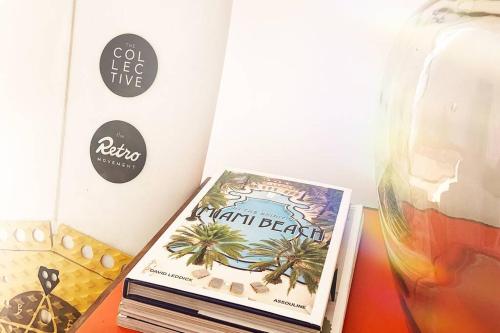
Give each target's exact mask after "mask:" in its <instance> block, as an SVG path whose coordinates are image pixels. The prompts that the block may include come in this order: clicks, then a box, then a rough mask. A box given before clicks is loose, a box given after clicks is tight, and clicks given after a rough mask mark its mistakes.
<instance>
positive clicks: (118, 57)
mask: <svg viewBox="0 0 500 333" xmlns="http://www.w3.org/2000/svg"><path fill="white" fill-rule="evenodd" d="M99 67H100V70H101V76H102V79H103V80H104V83H105V84H106V86H107V87H108V88H109V90H111V91H112V92H114V93H115V94H117V95H119V96H123V97H134V96H137V95H140V94H142V93H143V92H145V91H146V90H148V88H149V87H151V85H152V84H153V81H154V80H155V78H156V73H157V72H158V59H157V58H156V53H155V51H154V50H153V47H152V46H151V44H149V43H148V41H147V40H145V39H144V38H142V37H140V36H137V35H134V34H123V35H120V36H117V37H115V38H113V39H112V40H111V41H110V42H109V43H108V44H107V45H106V47H105V48H104V50H103V51H102V54H101V61H100V62H99Z"/></svg>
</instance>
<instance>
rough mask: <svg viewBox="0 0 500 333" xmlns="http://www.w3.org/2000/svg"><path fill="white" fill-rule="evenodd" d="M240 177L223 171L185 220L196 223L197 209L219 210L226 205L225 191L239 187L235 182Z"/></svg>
mask: <svg viewBox="0 0 500 333" xmlns="http://www.w3.org/2000/svg"><path fill="white" fill-rule="evenodd" d="M239 176H240V175H239V174H237V173H234V172H231V171H224V173H223V174H222V175H221V177H220V178H219V179H218V180H217V182H216V183H215V184H214V185H213V186H212V188H210V190H209V191H208V192H207V193H206V194H205V196H204V197H203V199H201V201H200V202H198V204H197V205H196V206H194V208H193V210H192V211H191V215H190V216H188V217H187V218H186V220H188V221H196V220H197V216H196V213H197V212H198V209H200V208H202V207H212V208H214V209H219V208H222V207H225V206H226V205H227V198H226V195H225V193H226V191H228V190H231V189H234V188H236V187H238V186H241V184H240V183H239V182H237V180H238V177H239Z"/></svg>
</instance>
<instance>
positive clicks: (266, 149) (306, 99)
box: [0, 0, 424, 227]
mask: <svg viewBox="0 0 500 333" xmlns="http://www.w3.org/2000/svg"><path fill="white" fill-rule="evenodd" d="M423 3H424V1H423V0H422V1H421V0H406V1H404V2H403V1H400V0H359V1H347V0H325V1H318V0H265V1H264V0H252V1H243V0H236V1H234V4H233V13H232V18H231V27H230V31H229V41H228V45H227V49H226V57H225V65H224V70H223V78H222V81H221V88H220V93H219V97H218V104H217V110H216V116H215V123H214V127H213V129H212V137H211V141H210V146H209V152H208V155H207V161H206V165H205V175H210V174H211V173H212V172H213V171H214V170H215V169H217V168H219V167H226V166H229V167H235V168H242V169H256V170H261V171H264V172H268V173H275V174H282V175H285V176H289V177H295V178H305V179H309V180H313V181H319V182H325V183H332V184H335V185H339V186H344V187H350V188H352V189H353V190H354V192H353V201H354V202H355V203H362V204H366V205H370V206H375V205H376V204H377V200H376V191H375V181H374V175H373V170H374V161H373V142H374V138H375V137H376V132H375V128H374V120H375V117H376V113H377V109H378V97H379V94H380V91H381V82H382V77H383V72H384V67H385V66H386V61H387V55H388V53H389V50H390V48H391V45H393V42H394V40H395V38H396V36H397V33H398V31H399V30H400V29H401V25H402V24H403V23H404V22H405V21H406V19H407V17H408V16H409V15H410V14H411V13H412V12H413V11H414V10H415V9H416V8H417V7H418V6H420V5H422V4H423ZM70 4H71V3H70V2H69V1H67V0H16V1H14V0H0V37H1V38H0V39H1V44H2V51H1V52H0V152H1V160H0V162H1V163H0V219H53V215H54V201H55V193H56V186H57V174H58V167H59V151H60V138H61V129H62V124H63V119H62V115H63V111H64V97H65V96H64V92H65V85H66V81H65V79H66V75H65V74H66V71H67V59H68V53H67V51H68V45H69V35H70V31H69V29H68V28H67V27H69V23H70V21H71V6H70ZM145 19H147V18H146V17H145ZM194 120H195V119H194ZM200 171H201V170H200ZM173 190H174V191H175V189H173ZM158 200H168V198H158ZM89 223H90V224H91V221H90V222H89ZM90 227H91V226H90Z"/></svg>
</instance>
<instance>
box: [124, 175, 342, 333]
mask: <svg viewBox="0 0 500 333" xmlns="http://www.w3.org/2000/svg"><path fill="white" fill-rule="evenodd" d="M350 195H351V190H349V189H345V188H339V187H334V186H330V185H325V184H319V183H312V182H303V181H299V180H295V179H290V178H285V177H277V176H272V175H266V174H256V173H250V172H245V171H235V170H231V171H230V170H226V171H223V172H221V173H220V174H219V176H218V177H215V178H213V179H212V180H211V181H210V182H209V183H208V184H207V185H206V186H205V187H204V189H203V190H202V191H201V192H200V193H199V194H198V195H197V196H196V197H195V198H194V199H193V200H192V201H191V203H190V204H189V205H188V206H187V207H186V209H185V210H184V211H183V212H182V213H181V214H180V215H179V217H178V218H177V219H176V220H175V221H174V223H173V224H172V225H171V227H170V228H169V229H168V231H167V232H166V233H165V234H164V235H162V236H161V237H160V238H159V239H158V241H157V242H156V243H155V244H154V245H153V247H152V248H151V249H150V250H149V251H148V252H147V253H146V254H145V255H144V257H143V258H142V259H141V260H140V261H139V263H138V264H137V265H136V266H135V267H134V269H133V270H132V271H131V273H130V274H129V276H128V279H131V280H137V281H142V282H147V283H152V284H156V285H160V286H164V287H168V288H173V289H177V290H181V291H183V292H188V293H192V294H198V295H202V296H204V297H206V298H207V299H214V300H221V301H223V302H226V303H229V304H236V305H238V306H239V307H240V308H241V307H245V308H248V309H252V308H253V309H258V310H260V311H265V312H268V313H272V314H276V315H278V316H284V317H288V318H294V319H295V320H299V321H303V322H307V323H311V324H314V325H318V326H320V325H321V324H322V322H323V316H324V314H325V310H326V306H327V302H328V299H329V293H330V289H331V285H332V280H333V275H334V270H335V267H336V261H337V256H338V253H339V247H340V243H341V239H342V235H343V230H344V225H345V221H346V218H347V214H348V210H349V202H350Z"/></svg>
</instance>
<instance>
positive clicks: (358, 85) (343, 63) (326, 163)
mask: <svg viewBox="0 0 500 333" xmlns="http://www.w3.org/2000/svg"><path fill="white" fill-rule="evenodd" d="M423 4H425V1H421V0H405V1H401V0H361V1H347V0H335V1H332V0H328V1H311V0H272V1H270V0H252V1H238V0H236V1H234V4H233V13H232V20H231V27H230V31H229V40H228V45H227V49H226V59H225V65H224V71H223V77H222V82H221V88H220V92H219V100H218V106H217V111H216V116H215V124H214V128H213V130H212V138H211V142H210V148H209V153H208V158H207V163H206V165H205V175H210V174H211V173H212V172H213V171H214V170H216V169H217V168H220V167H224V166H232V167H237V168H244V169H255V170H260V171H264V172H268V173H275V174H282V175H285V176H289V177H296V178H304V179H309V180H314V181H320V182H325V183H331V184H334V185H339V186H344V187H350V188H352V189H353V202H355V203H362V204H365V205H370V206H376V205H377V196H376V186H375V180H374V152H373V144H374V141H375V138H376V128H375V125H374V122H375V118H376V113H377V109H378V99H379V96H380V92H381V89H382V88H381V84H382V78H383V73H384V68H385V66H386V65H387V56H388V53H389V51H390V49H391V46H392V45H393V43H394V40H395V39H396V37H397V34H398V32H399V31H400V29H401V25H402V24H404V23H405V21H406V20H407V18H408V17H409V16H410V15H411V13H412V12H414V11H415V10H417V9H418V8H419V7H420V6H422V5H423Z"/></svg>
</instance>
